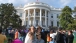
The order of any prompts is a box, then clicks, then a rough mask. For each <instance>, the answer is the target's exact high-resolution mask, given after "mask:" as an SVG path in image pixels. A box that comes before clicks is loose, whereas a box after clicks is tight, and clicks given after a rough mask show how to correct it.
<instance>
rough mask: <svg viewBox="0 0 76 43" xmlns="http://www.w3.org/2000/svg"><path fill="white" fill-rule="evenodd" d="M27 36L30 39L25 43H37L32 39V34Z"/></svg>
mask: <svg viewBox="0 0 76 43" xmlns="http://www.w3.org/2000/svg"><path fill="white" fill-rule="evenodd" d="M28 36H29V38H30V39H29V40H28V41H27V43H37V40H36V39H35V38H34V33H32V32H30V33H29V34H28Z"/></svg>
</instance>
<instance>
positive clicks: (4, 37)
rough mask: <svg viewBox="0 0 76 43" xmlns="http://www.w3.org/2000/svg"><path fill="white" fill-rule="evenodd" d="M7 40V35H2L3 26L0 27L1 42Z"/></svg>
mask: <svg viewBox="0 0 76 43" xmlns="http://www.w3.org/2000/svg"><path fill="white" fill-rule="evenodd" d="M5 40H7V38H6V36H5V35H2V28H0V43H4V41H5Z"/></svg>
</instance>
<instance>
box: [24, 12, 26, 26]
mask: <svg viewBox="0 0 76 43" xmlns="http://www.w3.org/2000/svg"><path fill="white" fill-rule="evenodd" d="M24 25H26V11H24Z"/></svg>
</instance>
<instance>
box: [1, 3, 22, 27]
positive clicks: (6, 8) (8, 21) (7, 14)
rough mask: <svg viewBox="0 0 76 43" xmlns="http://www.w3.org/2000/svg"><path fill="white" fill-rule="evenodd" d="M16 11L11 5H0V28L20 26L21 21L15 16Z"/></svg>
mask: <svg viewBox="0 0 76 43" xmlns="http://www.w3.org/2000/svg"><path fill="white" fill-rule="evenodd" d="M16 12H17V11H16V10H15V8H14V6H13V4H12V3H11V4H9V3H5V4H1V5H0V15H1V17H0V18H2V19H1V20H0V21H1V26H4V28H7V27H8V26H10V25H12V26H13V27H19V26H21V19H20V17H19V16H18V15H17V14H16Z"/></svg>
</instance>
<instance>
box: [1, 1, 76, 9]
mask: <svg viewBox="0 0 76 43" xmlns="http://www.w3.org/2000/svg"><path fill="white" fill-rule="evenodd" d="M30 2H37V0H0V3H13V5H14V6H20V5H23V6H24V5H26V4H27V3H30ZM38 2H43V3H46V4H49V5H50V6H53V7H57V8H62V7H64V6H66V5H69V6H71V5H72V6H76V0H38Z"/></svg>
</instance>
